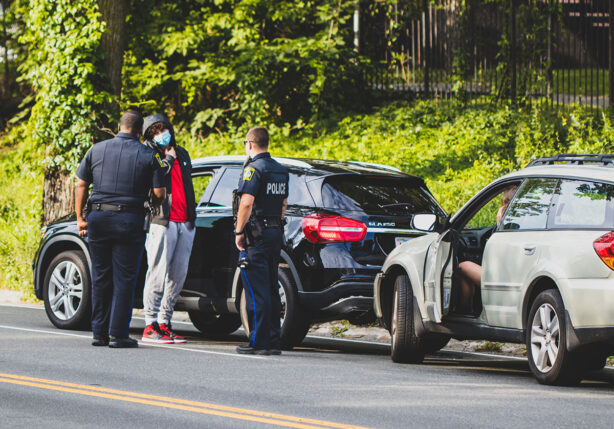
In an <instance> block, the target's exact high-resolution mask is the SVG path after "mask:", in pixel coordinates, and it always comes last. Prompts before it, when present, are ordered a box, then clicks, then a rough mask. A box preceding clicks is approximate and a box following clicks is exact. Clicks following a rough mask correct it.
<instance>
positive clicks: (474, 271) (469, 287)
mask: <svg viewBox="0 0 614 429" xmlns="http://www.w3.org/2000/svg"><path fill="white" fill-rule="evenodd" d="M458 267H459V269H460V273H461V275H460V282H461V296H460V297H459V303H458V306H457V312H459V313H465V314H472V313H473V310H474V309H473V296H474V295H475V293H476V291H477V290H479V288H480V284H481V283H482V267H481V266H480V265H478V264H476V263H475V262H471V261H464V262H461V263H460V264H459V266H458Z"/></svg>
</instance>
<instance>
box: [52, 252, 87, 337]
mask: <svg viewBox="0 0 614 429" xmlns="http://www.w3.org/2000/svg"><path fill="white" fill-rule="evenodd" d="M91 286H92V282H91V279H90V270H89V267H88V265H87V260H86V259H85V255H84V254H83V252H81V251H77V250H67V251H65V252H62V253H60V254H59V255H57V256H56V257H55V258H53V260H52V261H51V263H50V264H49V268H47V272H46V274H45V278H44V281H43V300H44V302H45V312H46V313H47V317H48V318H49V320H50V321H51V323H53V324H54V325H55V326H57V327H58V328H61V329H88V328H89V327H90V322H91V318H92V310H91V308H92V304H91V290H92V288H91Z"/></svg>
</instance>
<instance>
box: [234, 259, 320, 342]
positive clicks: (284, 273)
mask: <svg viewBox="0 0 614 429" xmlns="http://www.w3.org/2000/svg"><path fill="white" fill-rule="evenodd" d="M277 274H278V276H279V295H280V298H281V312H282V314H281V348H282V349H284V350H291V349H292V348H293V347H296V346H298V345H299V344H300V343H301V342H303V339H304V338H305V335H307V332H308V331H309V328H310V326H311V319H310V317H309V315H308V313H307V312H306V311H305V310H303V309H302V308H300V306H299V303H298V288H297V287H296V283H295V282H294V278H293V277H292V274H291V273H290V270H288V269H286V268H281V267H280V268H279V269H278V272H277ZM239 308H240V313H241V324H242V325H243V330H244V331H245V335H247V336H249V332H250V327H249V317H248V313H247V301H246V299H245V291H242V292H241V299H240V304H239Z"/></svg>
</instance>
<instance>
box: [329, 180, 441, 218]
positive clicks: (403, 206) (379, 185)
mask: <svg viewBox="0 0 614 429" xmlns="http://www.w3.org/2000/svg"><path fill="white" fill-rule="evenodd" d="M322 202H323V204H324V207H325V208H331V209H344V210H353V211H362V212H365V213H369V214H374V213H381V214H388V215H398V216H404V215H408V214H413V213H435V214H437V215H443V211H442V210H441V209H440V208H439V206H438V205H437V203H436V202H435V199H434V198H433V197H432V196H431V195H430V193H429V192H428V191H427V189H426V188H425V187H424V186H423V185H420V184H419V183H418V182H416V181H412V180H404V179H401V180H399V179H397V178H370V177H360V176H333V177H330V178H327V179H326V181H325V182H324V184H323V185H322Z"/></svg>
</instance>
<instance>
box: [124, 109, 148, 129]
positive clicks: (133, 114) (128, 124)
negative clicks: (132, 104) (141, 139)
mask: <svg viewBox="0 0 614 429" xmlns="http://www.w3.org/2000/svg"><path fill="white" fill-rule="evenodd" d="M119 127H120V128H124V129H128V130H130V131H132V132H133V133H135V134H139V133H140V132H141V128H143V116H142V115H141V114H140V113H139V112H137V111H136V110H126V112H124V114H123V115H122V117H121V119H120V120H119Z"/></svg>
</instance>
